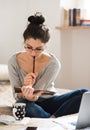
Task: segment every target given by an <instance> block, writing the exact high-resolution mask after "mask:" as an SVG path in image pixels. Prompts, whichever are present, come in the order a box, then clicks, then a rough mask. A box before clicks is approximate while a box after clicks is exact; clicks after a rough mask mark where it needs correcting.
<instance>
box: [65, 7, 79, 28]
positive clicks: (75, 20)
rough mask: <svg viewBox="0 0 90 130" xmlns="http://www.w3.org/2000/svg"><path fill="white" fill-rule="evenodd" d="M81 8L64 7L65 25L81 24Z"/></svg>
mask: <svg viewBox="0 0 90 130" xmlns="http://www.w3.org/2000/svg"><path fill="white" fill-rule="evenodd" d="M80 20H81V10H80V9H77V8H73V9H68V10H66V9H64V26H80V25H81V21H80Z"/></svg>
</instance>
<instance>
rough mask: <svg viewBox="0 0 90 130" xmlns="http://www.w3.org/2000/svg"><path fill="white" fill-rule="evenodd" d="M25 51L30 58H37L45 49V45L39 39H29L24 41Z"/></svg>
mask: <svg viewBox="0 0 90 130" xmlns="http://www.w3.org/2000/svg"><path fill="white" fill-rule="evenodd" d="M24 47H25V49H26V51H27V52H28V53H29V54H30V55H31V56H36V57H37V56H39V55H41V53H42V52H43V51H44V49H45V44H44V43H42V42H41V40H39V39H33V38H29V39H26V41H25V46H24Z"/></svg>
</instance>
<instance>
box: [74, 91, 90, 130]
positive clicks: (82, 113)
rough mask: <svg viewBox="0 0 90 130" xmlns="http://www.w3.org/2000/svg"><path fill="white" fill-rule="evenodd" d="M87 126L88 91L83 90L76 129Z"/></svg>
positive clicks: (89, 102)
mask: <svg viewBox="0 0 90 130" xmlns="http://www.w3.org/2000/svg"><path fill="white" fill-rule="evenodd" d="M87 127H90V92H85V93H84V94H83V96H82V100H81V105H80V109H79V115H78V119H77V123H76V130H78V129H83V128H87Z"/></svg>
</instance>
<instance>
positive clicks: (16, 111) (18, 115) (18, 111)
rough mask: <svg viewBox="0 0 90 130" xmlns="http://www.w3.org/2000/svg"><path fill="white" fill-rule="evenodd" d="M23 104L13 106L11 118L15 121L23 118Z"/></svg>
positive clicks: (24, 105)
mask: <svg viewBox="0 0 90 130" xmlns="http://www.w3.org/2000/svg"><path fill="white" fill-rule="evenodd" d="M25 107H26V104H25V103H15V104H14V105H13V110H12V111H13V116H14V118H15V119H16V120H22V119H23V118H24V117H25V114H26V112H25Z"/></svg>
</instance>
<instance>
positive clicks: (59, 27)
mask: <svg viewBox="0 0 90 130" xmlns="http://www.w3.org/2000/svg"><path fill="white" fill-rule="evenodd" d="M56 29H59V30H80V29H81V30H90V26H57V27H56Z"/></svg>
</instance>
